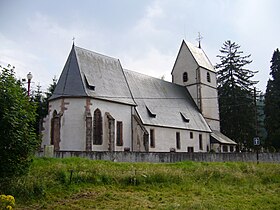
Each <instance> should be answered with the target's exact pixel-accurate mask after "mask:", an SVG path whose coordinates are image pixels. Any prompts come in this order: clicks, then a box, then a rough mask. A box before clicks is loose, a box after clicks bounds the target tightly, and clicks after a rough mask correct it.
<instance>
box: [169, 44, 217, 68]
mask: <svg viewBox="0 0 280 210" xmlns="http://www.w3.org/2000/svg"><path fill="white" fill-rule="evenodd" d="M183 46H186V47H187V49H188V50H189V51H190V53H191V55H192V57H193V59H194V61H195V62H196V63H197V65H198V66H199V67H202V68H205V69H207V70H209V71H213V72H215V69H214V66H213V65H212V64H211V62H210V60H209V58H208V57H207V55H206V54H205V52H204V51H203V50H202V49H201V48H199V47H196V46H194V45H193V44H191V43H189V42H185V40H183V41H182V44H181V47H180V50H179V53H178V55H177V59H178V56H179V54H180V52H181V50H182V49H183ZM177 59H176V61H175V63H174V66H173V70H174V67H175V65H176V62H177ZM173 70H172V73H173ZM172 73H171V74H172Z"/></svg>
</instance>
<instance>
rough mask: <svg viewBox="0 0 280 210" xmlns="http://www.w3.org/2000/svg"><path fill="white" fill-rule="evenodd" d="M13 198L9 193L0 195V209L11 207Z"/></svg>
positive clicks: (13, 204) (13, 203)
mask: <svg viewBox="0 0 280 210" xmlns="http://www.w3.org/2000/svg"><path fill="white" fill-rule="evenodd" d="M15 203H16V201H15V198H14V197H13V196H11V195H0V209H13V207H15Z"/></svg>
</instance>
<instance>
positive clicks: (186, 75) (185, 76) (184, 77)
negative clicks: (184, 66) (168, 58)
mask: <svg viewBox="0 0 280 210" xmlns="http://www.w3.org/2000/svg"><path fill="white" fill-rule="evenodd" d="M188 80H189V77H188V73H187V72H184V73H183V82H187V81H188Z"/></svg>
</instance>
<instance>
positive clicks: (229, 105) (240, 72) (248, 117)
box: [215, 40, 280, 151]
mask: <svg viewBox="0 0 280 210" xmlns="http://www.w3.org/2000/svg"><path fill="white" fill-rule="evenodd" d="M220 53H221V55H218V56H217V57H218V58H219V59H220V63H218V64H216V66H215V68H216V70H217V82H218V99H219V110H220V123H221V131H222V133H224V134H225V135H227V136H228V137H229V138H231V139H233V140H234V141H235V142H236V143H237V150H238V151H240V150H245V151H248V150H250V149H252V148H254V144H253V139H254V138H259V139H260V141H261V145H262V146H263V147H265V148H268V149H270V150H271V151H275V150H278V151H279V150H280V53H279V50H278V49H276V50H275V51H274V52H273V56H272V59H271V67H270V75H271V78H270V79H269V80H268V82H267V88H266V92H265V94H264V96H263V94H262V93H260V92H259V91H257V90H256V88H255V85H256V84H257V83H258V81H254V80H252V79H253V77H254V75H255V74H256V73H258V72H257V71H252V70H250V69H247V68H246V67H247V65H248V64H250V63H251V62H252V60H250V57H251V55H250V54H249V55H243V51H241V50H240V45H238V44H236V43H235V42H232V41H230V40H228V41H226V42H224V43H223V46H222V47H221V49H220ZM263 98H264V102H263V101H262V100H263Z"/></svg>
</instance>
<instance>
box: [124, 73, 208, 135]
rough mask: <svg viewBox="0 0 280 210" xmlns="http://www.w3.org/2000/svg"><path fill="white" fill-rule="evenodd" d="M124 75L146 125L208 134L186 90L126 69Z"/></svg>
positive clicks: (204, 122)
mask: <svg viewBox="0 0 280 210" xmlns="http://www.w3.org/2000/svg"><path fill="white" fill-rule="evenodd" d="M124 73H125V75H126V78H127V82H128V84H129V87H130V89H131V92H132V95H133V97H134V100H135V102H136V104H137V107H136V110H137V112H138V114H139V116H140V118H141V120H142V122H143V123H144V124H145V125H154V126H164V127H174V128H182V129H192V130H199V131H206V132H211V130H210V128H209V126H208V124H207V123H206V121H205V119H204V118H203V116H202V114H201V113H200V112H199V111H198V109H197V107H196V105H195V103H194V101H193V100H192V98H191V96H190V94H189V92H188V91H187V89H186V88H185V87H183V86H180V85H177V84H174V83H170V82H167V81H164V80H161V79H157V78H154V77H150V76H146V75H143V74H140V73H137V72H133V71H129V70H124Z"/></svg>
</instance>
